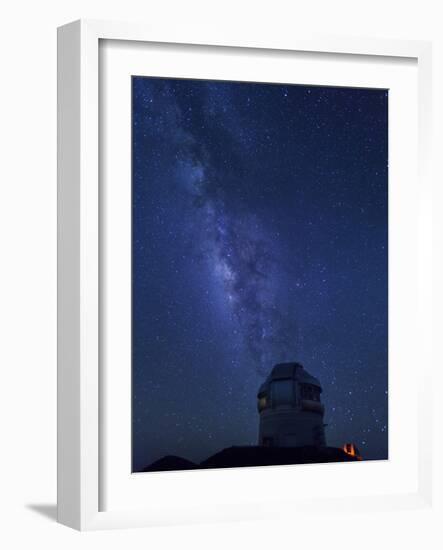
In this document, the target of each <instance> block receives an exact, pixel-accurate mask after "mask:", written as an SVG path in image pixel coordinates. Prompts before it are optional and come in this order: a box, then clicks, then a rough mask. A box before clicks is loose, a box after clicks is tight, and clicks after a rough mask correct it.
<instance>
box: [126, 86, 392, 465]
mask: <svg viewBox="0 0 443 550" xmlns="http://www.w3.org/2000/svg"><path fill="white" fill-rule="evenodd" d="M387 103H388V96H387V92H386V91H384V90H364V89H362V90H357V89H346V88H327V87H309V86H284V85H278V86H277V85H260V84H246V83H244V84H241V83H229V82H210V81H187V80H172V79H151V78H143V77H137V78H134V79H133V435H134V437H133V445H134V449H133V450H134V468H135V469H138V468H141V467H143V466H144V465H146V464H147V463H149V462H152V460H154V459H156V458H159V457H160V456H163V455H165V454H178V455H180V456H184V457H187V458H190V459H191V460H201V459H203V458H205V457H206V456H208V455H209V454H211V453H212V452H216V451H217V450H220V449H221V448H223V447H226V446H230V445H234V444H237V445H243V444H254V443H255V441H256V432H257V411H256V402H255V399H256V391H257V388H258V386H259V385H260V383H261V382H262V380H263V377H264V376H265V375H266V374H267V373H268V372H269V370H270V369H271V368H272V366H273V365H274V364H275V363H277V362H279V361H285V360H299V361H301V362H302V363H304V364H305V366H306V368H307V369H308V370H309V371H310V372H312V373H313V374H314V375H316V376H318V377H319V378H320V380H321V382H322V384H323V388H324V402H325V406H326V421H327V423H328V428H327V433H326V435H327V439H328V443H329V444H332V445H334V444H335V445H340V444H342V443H343V442H344V441H354V442H355V443H357V445H359V446H360V447H361V448H362V450H363V453H364V454H365V456H366V457H367V458H384V457H386V455H387V396H388V391H387V389H388V388H387V177H388V173H387V165H388V158H387Z"/></svg>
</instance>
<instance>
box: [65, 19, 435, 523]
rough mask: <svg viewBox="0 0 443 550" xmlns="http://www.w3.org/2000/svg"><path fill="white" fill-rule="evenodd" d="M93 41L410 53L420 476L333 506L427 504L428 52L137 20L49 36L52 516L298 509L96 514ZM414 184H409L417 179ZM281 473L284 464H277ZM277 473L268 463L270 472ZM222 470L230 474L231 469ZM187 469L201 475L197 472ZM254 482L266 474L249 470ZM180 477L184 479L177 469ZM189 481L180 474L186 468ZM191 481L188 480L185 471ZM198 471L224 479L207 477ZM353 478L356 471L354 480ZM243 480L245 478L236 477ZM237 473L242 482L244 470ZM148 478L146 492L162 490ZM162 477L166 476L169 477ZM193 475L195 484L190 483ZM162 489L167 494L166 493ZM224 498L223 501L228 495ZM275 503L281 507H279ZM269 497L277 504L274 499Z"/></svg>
mask: <svg viewBox="0 0 443 550" xmlns="http://www.w3.org/2000/svg"><path fill="white" fill-rule="evenodd" d="M101 40H113V41H128V42H132V43H135V42H144V43H166V44H175V45H180V44H182V45H183V46H184V45H187V44H188V45H189V44H194V45H196V46H201V47H202V48H205V47H208V46H218V47H225V48H231V50H230V51H231V52H232V53H235V51H238V50H242V51H243V52H246V51H247V49H250V48H253V49H255V50H272V51H282V52H311V53H312V54H316V53H317V54H320V53H322V54H324V53H330V54H334V55H339V56H343V55H344V56H379V57H386V58H388V57H389V58H398V59H401V58H411V59H413V60H415V62H416V63H417V67H418V106H417V112H418V136H417V137H418V160H417V163H418V172H419V173H418V179H417V185H418V187H417V193H418V195H417V196H418V199H419V208H417V217H416V222H417V234H416V236H417V239H418V240H419V242H418V245H419V249H420V254H419V257H418V258H417V259H416V258H415V257H414V258H413V261H414V262H416V263H417V265H416V266H415V267H416V268H417V269H418V273H419V275H418V284H419V287H418V290H417V293H418V294H417V296H418V297H419V298H418V300H419V302H418V306H419V319H418V322H420V339H419V342H418V344H417V345H419V346H420V349H421V350H423V352H422V354H421V359H422V360H423V363H422V365H421V368H420V370H419V371H418V372H417V385H416V389H417V396H416V397H417V400H418V407H417V411H418V415H417V419H416V422H417V425H418V436H417V441H418V444H417V451H418V459H417V464H418V475H417V483H416V484H413V485H414V489H413V490H409V489H408V490H407V492H405V491H397V492H396V491H393V492H391V493H389V492H386V493H385V494H383V495H372V496H369V494H367V495H360V496H358V497H356V496H352V495H348V496H340V498H337V501H336V502H335V501H334V507H335V509H336V510H337V509H338V508H340V509H341V510H342V511H343V512H344V513H346V512H347V511H348V510H351V509H353V508H354V507H355V505H356V503H357V502H358V505H359V506H360V507H361V508H362V509H365V510H368V511H371V510H375V509H377V510H380V509H393V508H399V507H400V508H405V507H407V508H418V507H426V506H430V505H431V500H432V498H431V497H432V483H433V480H432V466H431V456H432V453H431V431H430V426H431V422H430V420H431V416H432V409H431V407H432V404H431V402H430V400H429V397H428V393H427V388H429V387H430V386H431V385H432V378H431V376H432V367H433V357H432V346H431V341H430V338H431V336H430V335H431V332H432V291H431V285H430V284H429V282H430V280H431V278H432V269H431V264H432V244H431V243H432V226H431V223H430V219H431V215H430V212H431V203H432V181H431V177H430V150H431V146H430V142H431V97H430V93H431V91H430V90H431V86H430V82H431V45H430V44H429V43H427V42H418V41H401V40H369V39H359V38H345V37H335V38H332V37H315V36H313V35H309V34H307V35H306V36H300V35H297V36H295V37H284V36H282V37H281V38H279V39H275V38H272V39H266V38H260V37H259V38H257V37H254V36H250V35H249V34H245V36H243V37H237V36H232V35H230V34H229V32H226V31H225V32H221V33H220V36H212V37H207V36H206V35H205V32H204V30H203V29H202V31H201V33H200V35H199V36H197V35H196V34H195V33H193V36H187V33H186V29H183V30H182V31H174V32H172V31H171V34H170V35H169V36H163V34H162V33H160V34H159V35H157V34H156V32H155V30H154V29H153V28H149V27H145V26H143V25H136V24H126V23H117V22H102V21H77V22H74V23H71V24H68V25H66V26H64V27H61V28H60V29H59V33H58V49H59V58H58V87H59V93H58V97H59V100H58V186H59V195H58V220H59V222H58V223H59V225H58V231H59V239H58V280H59V287H58V290H59V304H58V520H59V522H60V523H63V524H66V525H68V526H70V527H74V528H76V529H80V530H88V529H103V528H116V527H130V526H150V525H159V524H174V523H186V522H196V521H205V520H207V521H213V520H221V519H237V518H242V517H245V518H260V517H265V516H269V515H279V516H282V517H285V514H290V513H292V511H293V509H294V507H297V506H300V503H297V502H296V501H293V500H291V498H290V496H289V495H286V494H285V493H284V491H281V492H280V497H279V496H278V495H279V494H278V493H277V496H276V497H275V499H276V500H275V499H274V501H273V502H274V506H273V511H272V513H271V511H270V510H269V509H266V505H265V504H266V503H265V501H260V500H259V499H255V497H253V496H251V499H250V501H249V506H248V509H247V510H246V509H245V507H244V506H243V507H241V506H240V507H238V506H237V507H236V506H235V505H234V504H235V500H236V497H235V495H234V494H233V495H232V498H231V500H232V502H231V503H230V502H229V501H228V500H226V501H225V502H223V505H222V504H221V503H218V504H217V503H216V502H213V503H212V504H210V503H208V502H202V503H201V506H200V507H198V506H196V507H190V508H189V509H186V506H185V505H183V506H182V507H181V508H180V507H176V508H174V509H173V508H172V506H171V509H170V510H168V506H167V503H166V505H165V506H164V507H163V508H161V507H160V508H159V509H154V508H152V507H151V508H149V507H145V508H142V507H133V506H128V504H127V502H123V500H122V504H121V506H118V505H117V506H114V507H113V509H112V510H103V509H102V507H101V492H100V483H101V482H102V479H103V472H102V471H101V468H102V467H103V462H102V459H103V456H102V453H103V451H104V449H105V448H106V447H105V446H104V445H103V442H102V433H101V428H102V420H103V418H102V415H103V410H104V409H103V405H102V404H101V402H100V396H101V395H102V393H101V392H102V388H101V386H100V384H101V375H102V365H101V359H100V334H101V314H100V311H101V310H100V307H101V305H100V304H101V300H102V299H103V294H102V290H101V288H100V284H99V281H100V276H101V274H100V267H101V265H102V264H101V254H102V250H101V240H100V238H101V237H100V231H101V230H103V227H102V226H101V225H100V214H99V213H100V211H101V208H102V204H101V193H100V185H99V180H100V178H99V155H100V146H101V144H100V139H99V136H100V128H99V112H100V104H99V101H100V95H99V74H100V67H99V60H100V56H99V47H100V46H99V45H100V41H101ZM418 182H419V183H418ZM282 468H283V467H282ZM274 471H275V468H274ZM238 472H239V470H237V474H236V473H235V472H232V473H231V474H230V475H232V476H235V475H237V477H238V476H240V474H238ZM196 473H197V474H198V473H199V472H196ZM255 473H256V475H268V474H265V473H264V472H263V473H262V474H260V472H259V471H258V470H257V469H255ZM184 474H185V475H186V472H185V473H184ZM187 475H189V472H188V473H187ZM191 475H195V474H191ZM204 475H205V477H204V480H203V478H200V484H202V483H205V484H206V483H207V482H208V479H209V478H208V476H217V475H218V476H220V475H223V474H221V473H220V472H205V473H204ZM355 475H361V474H355ZM243 477H245V476H244V475H243ZM246 477H247V475H246ZM159 479H160V478H158V479H157V481H156V483H155V488H153V491H154V495H151V499H154V500H155V491H159V490H161V489H159V487H161V483H162V482H161V479H160V482H159ZM169 479H170V480H172V479H173V478H171V477H170V478H169ZM195 479H196V478H195V477H194V478H193V483H194V484H198V481H195ZM168 490H169V489H168ZM226 498H227V499H228V497H226ZM278 498H280V500H281V503H280V504H278ZM276 502H277V504H276ZM328 506H331V499H330V497H329V498H328V499H326V498H325V497H321V496H317V497H315V498H313V499H311V500H310V501H307V500H306V499H305V500H304V501H303V509H304V510H305V511H309V509H311V510H321V509H322V508H324V509H326V508H327V507H328Z"/></svg>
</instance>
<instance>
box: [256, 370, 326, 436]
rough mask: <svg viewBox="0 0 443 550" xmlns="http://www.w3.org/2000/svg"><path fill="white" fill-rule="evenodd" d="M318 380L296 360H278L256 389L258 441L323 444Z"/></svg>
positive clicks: (320, 390)
mask: <svg viewBox="0 0 443 550" xmlns="http://www.w3.org/2000/svg"><path fill="white" fill-rule="evenodd" d="M321 392H322V388H321V385H320V382H319V381H318V380H317V378H314V376H311V375H310V374H309V373H308V372H307V371H306V370H305V369H304V368H303V366H302V365H300V364H299V363H279V364H278V365H275V367H274V368H273V369H272V371H271V373H270V374H269V376H268V377H267V379H266V380H265V382H264V383H263V384H262V385H261V387H260V389H259V391H258V395H257V397H258V411H259V414H260V429H259V440H258V444H259V445H262V446H265V447H304V446H308V445H309V446H316V447H323V446H325V445H326V440H325V430H324V428H325V424H324V423H323V417H324V407H323V405H322V403H321V402H320V394H321Z"/></svg>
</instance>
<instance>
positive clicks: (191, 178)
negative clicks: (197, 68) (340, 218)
mask: <svg viewBox="0 0 443 550" xmlns="http://www.w3.org/2000/svg"><path fill="white" fill-rule="evenodd" d="M173 112H174V113H175V124H176V128H175V131H174V134H175V137H176V140H177V141H176V143H177V150H178V153H177V160H176V168H177V182H178V184H179V185H182V187H183V189H184V190H185V191H186V192H187V193H189V196H190V199H191V200H192V204H193V205H194V207H195V209H196V216H199V217H200V221H201V222H202V229H201V232H202V235H200V238H199V239H198V247H199V250H202V249H204V258H205V260H206V261H207V262H208V263H209V265H210V267H211V268H212V270H213V273H214V276H215V277H216V279H217V280H218V282H219V283H220V284H221V285H222V288H223V290H224V292H225V293H226V298H227V301H228V303H229V305H230V307H231V309H232V311H233V313H234V316H235V318H236V320H237V322H238V323H239V328H240V333H241V335H242V337H243V339H244V341H245V344H246V346H247V349H248V350H249V352H250V354H251V357H252V359H253V365H254V367H255V368H256V369H257V371H258V372H259V373H261V374H267V372H268V371H269V365H270V364H271V363H272V362H273V361H274V362H276V361H284V360H290V359H291V357H294V356H295V353H296V330H295V316H296V314H295V311H290V312H288V313H287V314H286V315H283V314H282V309H281V308H279V306H278V303H277V295H276V291H275V282H274V280H273V275H274V272H275V271H276V270H278V269H282V268H283V264H281V263H279V262H278V258H277V255H276V250H275V246H273V244H272V242H271V241H270V239H269V237H268V236H267V235H266V232H265V230H264V224H263V222H261V221H260V219H258V218H257V217H256V216H254V214H253V213H252V212H248V211H247V210H246V211H245V210H244V209H243V210H240V212H239V211H235V210H236V209H234V212H230V211H229V208H228V207H227V205H226V201H225V200H224V189H223V174H222V173H221V174H220V173H218V171H217V169H216V168H214V167H213V166H212V164H211V155H210V152H208V151H207V148H206V147H205V145H204V143H199V142H198V139H197V138H196V137H194V136H193V135H192V134H191V133H190V132H187V131H186V130H184V128H183V125H182V120H183V114H182V113H181V111H180V108H179V107H178V105H175V106H174V108H173ZM240 185H241V182H240ZM194 253H196V251H194Z"/></svg>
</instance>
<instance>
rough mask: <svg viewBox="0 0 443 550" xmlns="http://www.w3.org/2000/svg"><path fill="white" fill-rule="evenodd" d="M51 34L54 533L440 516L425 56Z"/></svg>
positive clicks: (286, 41) (341, 45)
mask: <svg viewBox="0 0 443 550" xmlns="http://www.w3.org/2000/svg"><path fill="white" fill-rule="evenodd" d="M58 37H59V38H58V41H59V46H58V47H59V59H58V82H59V94H58V96H59V103H58V120H59V127H58V130H59V140H58V161H59V172H58V182H59V200H58V211H59V241H58V242H59V248H58V253H59V267H58V269H59V322H58V331H59V339H58V344H59V356H58V380H59V383H58V511H59V512H58V513H59V521H60V522H61V523H64V524H66V525H69V526H71V527H75V528H77V529H101V528H111V527H128V526H149V525H161V524H177V523H187V522H199V521H218V520H230V519H242V518H247V519H251V518H269V517H283V518H284V517H288V518H290V517H291V516H292V515H293V514H294V513H297V514H298V513H304V512H309V510H311V511H312V510H316V511H321V510H324V511H327V510H328V509H331V503H332V506H333V508H334V510H335V511H337V510H340V511H342V512H343V513H346V512H347V511H348V510H351V509H353V508H354V507H355V506H356V503H358V506H359V507H360V508H361V509H363V510H367V511H370V510H378V511H380V510H390V509H396V508H399V507H402V508H404V507H416V508H418V507H426V506H430V503H431V493H432V469H431V466H430V457H431V435H430V431H429V419H430V417H431V402H430V399H429V394H428V388H429V385H430V384H432V378H431V373H432V362H433V358H432V346H431V345H430V338H431V332H432V324H431V319H432V292H431V290H430V288H431V287H430V284H429V282H430V280H431V278H432V273H431V262H432V245H431V244H430V243H431V241H432V227H431V225H430V223H429V219H430V209H431V193H432V186H431V180H430V177H429V154H430V119H431V110H430V106H431V104H430V73H431V48H430V45H429V44H428V43H425V42H407V41H388V40H363V39H356V38H352V39H351V38H335V39H332V38H324V37H312V36H306V37H303V36H297V37H289V38H287V37H281V38H280V39H279V40H278V41H276V40H272V39H270V40H269V41H268V40H265V39H261V38H258V39H256V38H254V37H252V36H248V38H245V37H235V36H229V33H226V34H225V35H223V36H221V37H212V38H211V40H210V41H208V40H207V38H206V37H204V35H203V34H202V36H201V37H198V36H186V32H185V31H183V35H182V34H180V33H179V32H177V31H175V32H171V35H170V36H160V35H157V33H156V32H155V31H153V29H150V28H145V27H143V26H138V25H128V24H123V23H115V22H114V23H105V22H98V21H81V22H74V23H71V24H69V25H66V26H64V27H61V28H60V29H59V35H58ZM406 343H407V345H406ZM418 365H419V368H418V367H417V366H418ZM405 427H407V429H406V428H405Z"/></svg>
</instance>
